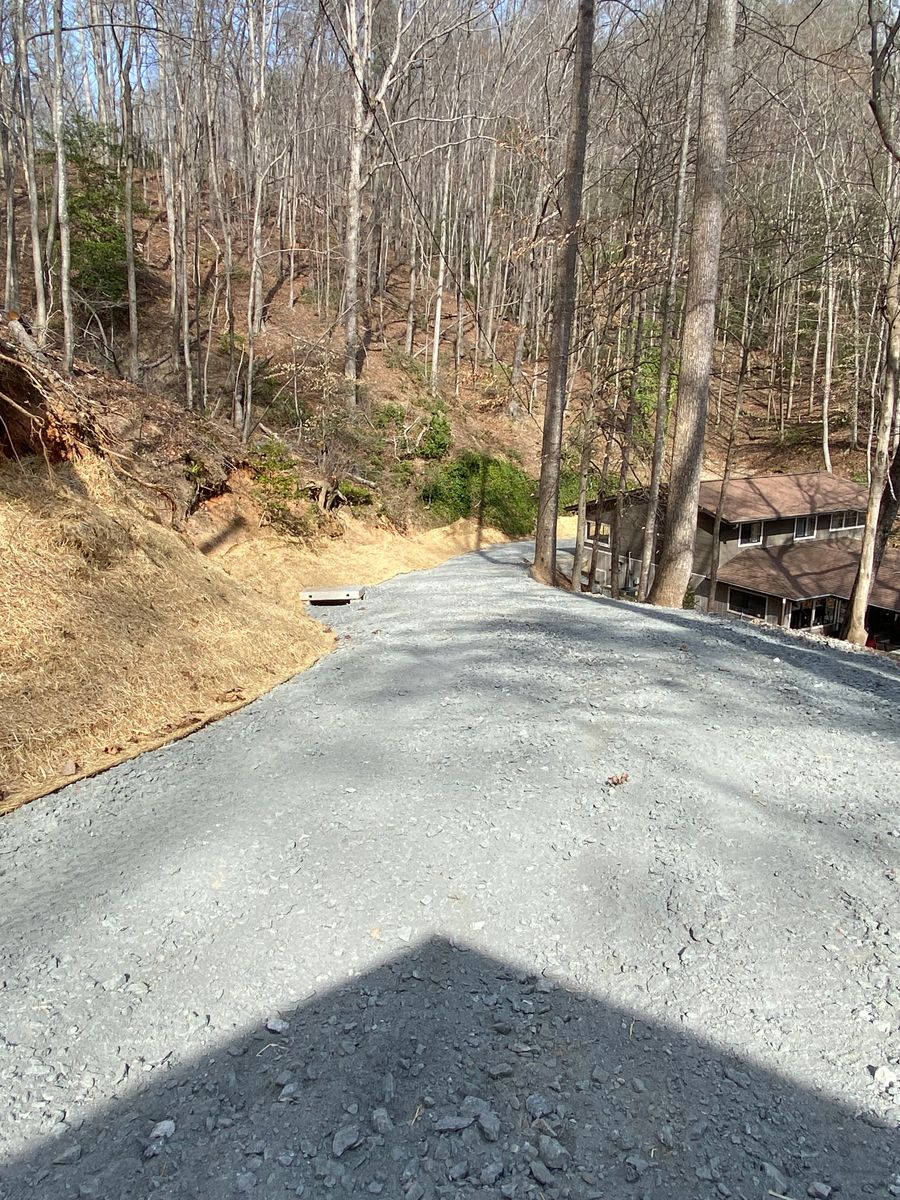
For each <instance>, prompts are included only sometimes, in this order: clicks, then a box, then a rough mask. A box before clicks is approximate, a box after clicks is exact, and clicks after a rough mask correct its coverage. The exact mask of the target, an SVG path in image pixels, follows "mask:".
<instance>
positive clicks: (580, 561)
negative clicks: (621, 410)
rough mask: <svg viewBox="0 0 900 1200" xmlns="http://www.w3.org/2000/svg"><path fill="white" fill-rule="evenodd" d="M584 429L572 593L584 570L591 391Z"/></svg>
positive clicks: (591, 440)
mask: <svg viewBox="0 0 900 1200" xmlns="http://www.w3.org/2000/svg"><path fill="white" fill-rule="evenodd" d="M583 421H584V428H583V429H582V431H581V463H580V464H579V469H578V524H577V527H576V530H575V556H574V558H573V559H572V580H571V587H572V591H573V592H580V591H581V576H582V573H583V570H584V532H585V526H586V525H587V490H588V481H589V479H590V474H591V457H592V455H593V450H594V432H595V431H594V394H593V390H592V391H591V395H590V397H589V399H588V402H587V404H586V405H585V407H584V413H583Z"/></svg>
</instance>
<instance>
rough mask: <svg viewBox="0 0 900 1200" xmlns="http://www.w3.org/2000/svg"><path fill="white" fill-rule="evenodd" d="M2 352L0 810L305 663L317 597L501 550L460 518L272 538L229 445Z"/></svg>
mask: <svg viewBox="0 0 900 1200" xmlns="http://www.w3.org/2000/svg"><path fill="white" fill-rule="evenodd" d="M0 354H2V356H3V361H2V380H0V420H2V428H3V430H4V437H5V438H6V443H5V446H4V450H5V456H3V457H0V545H2V546H3V554H2V556H0V812H3V811H6V810H8V809H11V808H14V807H16V806H17V805H18V804H20V803H22V802H24V801H26V800H28V799H31V798H33V797H34V796H36V795H40V794H42V793H44V792H47V791H50V790H52V789H54V788H56V787H58V786H61V785H62V784H63V783H65V782H68V781H71V780H72V779H75V778H78V777H80V776H82V775H84V774H89V773H92V772H93V771H96V770H97V769H99V768H101V767H105V766H108V765H109V764H111V763H113V762H116V761H118V760H120V759H122V758H127V757H131V756H133V755H134V754H136V753H138V752H140V751H141V750H143V749H146V748H147V747H149V746H152V745H156V744H159V743H161V742H165V741H168V740H171V739H172V738H174V737H179V736H182V735H183V734H184V733H187V732H189V731H190V730H192V729H195V728H197V727H198V726H200V725H202V724H204V723H206V722H207V721H209V720H210V719H213V718H215V717H218V716H220V715H222V714H223V713H225V712H228V711H230V710H232V709H234V708H235V707H239V706H240V705H241V704H243V703H245V702H246V701H247V700H249V699H252V698H253V697H255V696H258V695H260V694H261V693H262V692H265V691H267V690H268V689H269V688H271V687H272V686H273V685H274V684H276V683H278V682H280V681H282V680H284V679H286V678H288V677H289V676H291V675H294V674H296V673H297V672H298V671H301V670H303V669H304V668H305V667H308V666H309V665H310V664H311V663H312V662H314V661H315V660H316V659H317V658H318V657H319V656H320V655H321V654H323V653H325V652H327V651H328V650H329V649H330V647H331V646H332V644H333V639H332V638H331V636H330V635H329V634H328V633H327V632H326V631H325V630H324V629H323V628H322V626H321V625H319V624H318V623H317V622H315V621H313V620H311V619H310V618H309V617H308V616H307V615H306V614H305V612H304V611H303V609H302V606H301V605H300V603H299V600H298V592H299V590H300V589H301V588H302V587H303V586H309V585H314V584H317V583H330V582H348V581H355V582H360V583H373V582H377V581H379V580H381V579H384V578H386V577H387V576H389V575H392V574H395V573H396V572H397V571H401V570H410V569H414V568H417V567H422V566H431V565H433V564H434V563H436V562H439V561H441V560H442V559H444V558H446V557H448V556H450V555H452V554H455V553H459V552H461V551H463V550H466V549H471V548H473V547H474V546H476V545H478V544H483V543H485V542H489V541H491V540H496V539H497V537H498V536H499V535H497V534H496V533H494V532H493V531H491V530H483V529H479V528H478V527H477V526H476V525H475V524H474V523H471V524H469V523H465V522H462V523H459V524H458V525H457V526H455V527H453V528H451V529H449V530H444V529H436V530H433V531H431V532H425V533H421V534H419V535H418V536H413V537H404V536H403V535H402V534H401V533H400V532H398V531H397V530H396V529H394V528H393V527H392V526H391V525H390V524H389V523H388V522H386V521H384V520H382V521H377V520H375V519H372V520H370V521H369V522H368V523H363V522H360V521H358V520H354V519H353V518H352V517H351V516H349V515H347V514H346V513H342V514H340V515H339V516H332V517H331V518H330V520H329V524H328V532H329V534H330V536H318V537H315V536H311V538H310V540H308V541H306V542H303V543H301V542H299V541H297V539H295V538H288V537H285V536H282V535H280V534H279V533H278V532H277V531H276V530H275V529H273V528H272V526H271V525H270V524H265V515H266V514H265V510H264V509H263V508H262V507H261V506H260V503H259V499H258V496H257V495H256V494H255V493H254V490H253V488H252V486H249V485H248V483H247V479H248V472H247V470H246V468H245V467H243V466H242V465H241V463H240V461H239V460H240V459H241V457H242V456H244V457H245V454H244V452H243V451H242V449H241V447H240V446H239V445H238V444H237V443H235V442H234V440H233V439H230V438H229V437H228V436H227V434H225V433H223V432H222V431H220V430H217V429H216V428H215V427H212V426H209V425H206V424H204V423H202V422H199V421H197V420H196V419H193V418H191V417H189V416H188V415H186V414H185V413H184V412H183V411H181V410H180V409H179V408H177V407H176V406H175V405H173V404H171V402H168V401H166V400H164V399H163V398H161V397H159V396H154V395H153V394H152V393H147V392H144V391H142V390H139V389H136V388H131V387H129V386H128V385H125V384H122V385H116V384H114V383H113V382H111V381H109V380H108V379H106V378H104V377H103V376H101V375H98V374H96V373H94V372H91V371H90V370H88V369H85V368H81V369H80V371H79V373H78V374H76V376H75V377H74V378H73V380H72V381H71V382H69V383H67V382H66V381H63V380H62V379H60V378H59V377H58V376H57V375H56V374H55V372H54V371H53V370H52V368H51V367H50V366H48V365H45V364H41V363H39V362H36V361H31V360H29V359H28V358H27V356H23V355H22V354H21V353H20V352H19V351H18V350H17V349H16V348H15V347H14V346H12V345H9V344H5V343H4V345H3V347H2V349H0ZM198 464H200V466H199V468H198ZM232 485H234V490H232ZM204 489H205V491H206V492H208V493H209V495H208V496H207V498H206V499H204ZM238 517H239V519H237V518H238ZM235 528H239V530H240V537H239V539H238V540H235V537H234V530H235Z"/></svg>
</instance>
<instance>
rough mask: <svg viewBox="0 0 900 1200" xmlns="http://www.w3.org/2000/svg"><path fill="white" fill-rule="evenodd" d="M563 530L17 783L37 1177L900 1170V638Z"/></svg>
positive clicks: (76, 1187) (821, 1182) (193, 1191)
mask: <svg viewBox="0 0 900 1200" xmlns="http://www.w3.org/2000/svg"><path fill="white" fill-rule="evenodd" d="M526 554H527V547H526V546H523V545H519V546H508V547H503V548H491V549H488V550H486V551H483V552H481V553H479V554H473V555H468V556H466V557H465V558H462V559H457V560H455V561H453V562H450V563H447V564H445V565H444V566H442V567H439V568H436V569H434V570H431V571H428V572H423V573H420V574H416V575H411V576H406V577H403V578H399V579H395V580H393V581H391V582H390V583H387V584H384V585H382V586H380V587H378V588H376V589H373V590H372V591H371V592H370V593H369V594H368V596H367V598H366V600H365V601H364V602H363V603H362V604H360V605H357V606H354V607H352V608H350V609H331V610H326V615H327V617H328V620H329V623H330V624H331V625H332V626H333V627H334V628H335V629H337V630H338V632H339V633H340V635H341V644H340V646H339V648H338V650H337V651H336V652H335V653H334V654H332V655H331V656H329V657H328V658H326V659H324V660H323V661H321V662H320V663H318V664H317V665H316V666H315V667H314V668H312V669H311V670H310V671H308V672H306V673H305V674H303V675H301V676H299V677H297V678H296V679H295V680H293V681H292V682H290V683H288V684H286V685H284V686H282V687H280V688H277V689H276V690H275V691H274V692H272V693H270V694H269V695H268V696H266V697H264V698H263V699H262V700H259V701H258V702H256V703H254V704H252V705H250V706H249V707H247V708H246V709H244V710H242V711H241V712H239V713H237V714H235V715H233V716H231V717H229V718H227V719H225V720H223V721H221V722H220V723H219V724H217V725H214V726H211V727H210V728H207V729H205V730H203V731H202V732H200V733H197V734H195V735H194V736H192V737H190V738H188V739H186V740H184V741H181V742H179V743H177V744H175V745H171V746H168V747H166V748H165V749H162V750H159V751H155V752H153V753H150V754H147V755H145V756H143V757H142V758H139V759H137V760H135V761H133V762H130V763H127V764H124V765H123V766H121V767H117V768H115V769H113V770H111V771H109V772H107V773H106V774H105V775H103V776H100V777H98V778H96V779H93V780H88V781H84V782H82V783H79V784H77V785H75V786H73V787H71V788H69V789H67V790H66V791H64V792H60V793H58V794H57V795H55V796H52V797H49V798H46V799H45V800H41V801H38V802H36V803H34V804H32V805H30V806H29V807H28V808H26V809H23V810H21V811H19V812H17V813H14V814H13V815H12V816H10V817H7V818H6V819H4V820H3V821H2V822H0V920H2V932H3V936H2V944H0V1097H2V1104H0V1197H2V1200H21V1198H24V1197H41V1198H44V1197H46V1198H47V1200H56V1198H57V1197H61V1198H68V1197H97V1198H98V1200H128V1198H135V1200H137V1198H141V1200H144V1198H146V1197H148V1196H160V1197H167V1198H168V1197H172V1198H173V1200H175V1198H179V1200H180V1198H183V1200H188V1198H190V1200H223V1198H229V1197H239V1196H243V1195H250V1196H259V1197H261V1198H262V1197H264V1198H269V1197H272V1198H275V1197H282V1196H308V1197H320V1196H321V1197H328V1196H332V1197H335V1198H341V1197H349V1196H354V1197H356V1196H379V1195H382V1196H384V1197H386V1198H391V1200H432V1198H433V1197H447V1198H464V1197H467V1196H480V1197H490V1198H504V1200H518V1198H522V1200H526V1198H534V1200H538V1198H540V1197H544V1198H547V1200H556V1198H565V1197H570V1198H573V1200H574V1198H578V1200H589V1198H595V1200H625V1198H626V1197H627V1198H629V1200H630V1198H635V1200H654V1198H658V1200H663V1198H665V1200H694V1198H696V1200H714V1198H716V1197H726V1198H727V1197H729V1196H734V1197H736V1198H739V1200H740V1198H743V1200H757V1198H759V1200H765V1198H767V1197H772V1196H776V1197H778V1196H780V1197H789V1198H791V1200H801V1198H802V1197H805V1196H811V1197H813V1198H814V1200H829V1197H834V1198H835V1200H854V1198H856V1197H863V1196H874V1197H883V1198H885V1200H886V1198H887V1197H890V1196H900V1136H898V1124H900V1037H898V1028H900V803H898V801H900V783H898V780H900V742H898V721H900V675H898V672H897V671H896V669H895V668H894V667H893V666H892V665H891V664H889V663H885V662H883V661H882V660H880V659H879V658H878V657H876V656H874V655H870V654H858V655H851V654H842V653H839V652H835V651H834V650H832V649H830V648H828V647H825V646H819V645H816V644H814V643H812V642H809V641H800V640H795V639H791V638H789V637H786V636H784V635H779V634H778V633H777V632H769V631H762V630H757V629H752V628H749V627H744V626H740V625H734V624H729V623H727V622H724V621H717V620H714V619H710V618H705V617H701V616H699V615H695V614H692V613H684V612H678V611H663V610H655V609H646V608H639V607H637V606H633V605H625V604H617V603H614V602H612V601H603V600H596V599H592V598H587V597H577V596H571V595H569V594H566V593H562V592H555V591H551V590H548V589H546V588H542V587H540V586H538V585H537V584H535V583H533V582H532V581H531V580H530V579H529V578H528V575H527V572H526V568H525V565H524V562H523V559H524V557H525V555H526ZM608 780H616V781H618V782H615V783H611V782H607V781H608Z"/></svg>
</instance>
